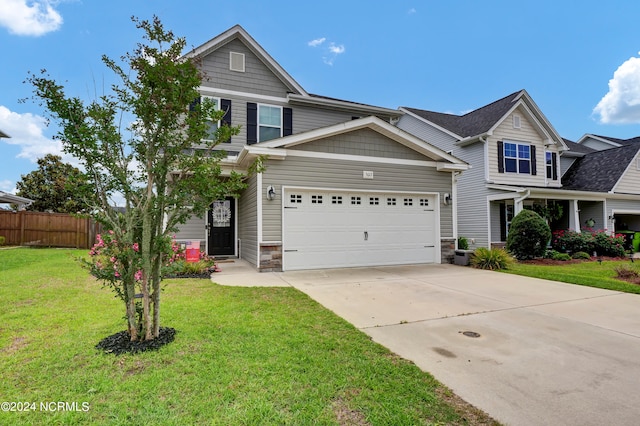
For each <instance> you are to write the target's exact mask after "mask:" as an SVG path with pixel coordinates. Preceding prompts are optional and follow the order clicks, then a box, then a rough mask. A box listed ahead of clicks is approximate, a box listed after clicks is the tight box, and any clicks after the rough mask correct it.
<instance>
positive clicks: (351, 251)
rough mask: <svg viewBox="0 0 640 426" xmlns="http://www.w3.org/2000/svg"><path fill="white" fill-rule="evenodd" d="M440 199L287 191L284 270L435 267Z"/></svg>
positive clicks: (432, 197)
mask: <svg viewBox="0 0 640 426" xmlns="http://www.w3.org/2000/svg"><path fill="white" fill-rule="evenodd" d="M435 206H436V197H435V195H432V194H409V193H407V194H397V193H369V192H362V193H359V192H358V193H355V192H354V193H351V192H345V191H330V190H318V191H315V190H309V189H286V190H285V193H284V212H283V268H284V269H285V270H296V269H319V268H339V267H348V266H376V265H400V264H412V263H433V262H435V261H436V253H437V251H436V244H437V241H436V237H437V234H438V233H437V232H436V231H437V228H436V227H437V224H436V221H437V216H436V212H435Z"/></svg>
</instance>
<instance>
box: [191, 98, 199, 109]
mask: <svg viewBox="0 0 640 426" xmlns="http://www.w3.org/2000/svg"><path fill="white" fill-rule="evenodd" d="M198 105H200V97H199V96H198V97H197V98H195V99H194V100H193V101H191V103H190V104H189V111H191V112H193V111H195V109H196V108H197V107H198Z"/></svg>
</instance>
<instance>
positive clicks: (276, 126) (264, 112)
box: [258, 105, 282, 142]
mask: <svg viewBox="0 0 640 426" xmlns="http://www.w3.org/2000/svg"><path fill="white" fill-rule="evenodd" d="M280 136H282V108H280V107H276V106H270V105H258V142H265V141H269V140H271V139H276V138H279V137H280Z"/></svg>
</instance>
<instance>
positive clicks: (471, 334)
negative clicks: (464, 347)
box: [461, 331, 480, 338]
mask: <svg viewBox="0 0 640 426" xmlns="http://www.w3.org/2000/svg"><path fill="white" fill-rule="evenodd" d="M461 333H462V334H464V335H465V336H467V337H474V338H476V337H480V333H476V332H475V331H462V332H461Z"/></svg>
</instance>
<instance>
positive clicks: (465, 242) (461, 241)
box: [458, 237, 469, 250]
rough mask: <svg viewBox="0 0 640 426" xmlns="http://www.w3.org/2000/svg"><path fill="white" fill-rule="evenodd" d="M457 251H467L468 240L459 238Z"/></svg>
mask: <svg viewBox="0 0 640 426" xmlns="http://www.w3.org/2000/svg"><path fill="white" fill-rule="evenodd" d="M458 250H469V240H467V239H466V238H465V237H459V238H458Z"/></svg>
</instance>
